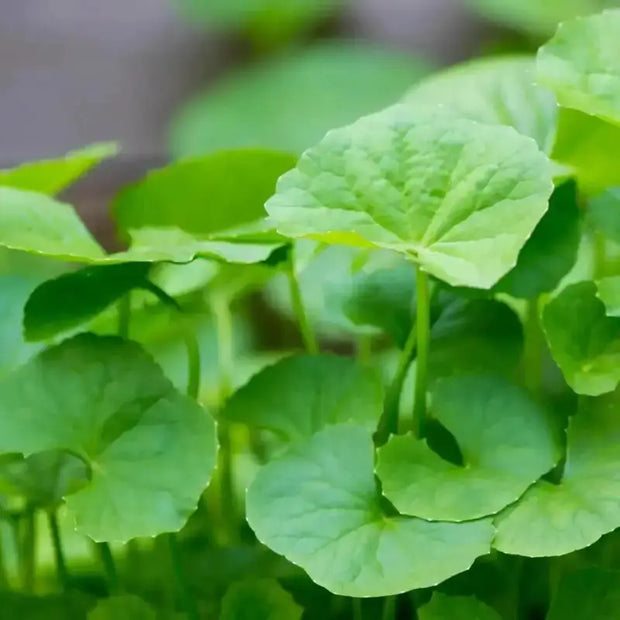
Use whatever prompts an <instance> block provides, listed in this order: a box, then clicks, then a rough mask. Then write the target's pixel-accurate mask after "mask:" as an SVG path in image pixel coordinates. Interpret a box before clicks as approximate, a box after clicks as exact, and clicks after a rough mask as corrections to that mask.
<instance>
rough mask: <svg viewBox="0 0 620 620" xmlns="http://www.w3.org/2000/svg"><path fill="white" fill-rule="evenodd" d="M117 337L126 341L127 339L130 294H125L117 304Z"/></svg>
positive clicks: (129, 320) (129, 319) (129, 317)
mask: <svg viewBox="0 0 620 620" xmlns="http://www.w3.org/2000/svg"><path fill="white" fill-rule="evenodd" d="M117 308H118V335H119V336H120V337H121V338H124V339H125V340H127V339H128V338H129V327H130V322H131V293H127V294H126V295H124V296H123V297H121V299H119V301H118V304H117Z"/></svg>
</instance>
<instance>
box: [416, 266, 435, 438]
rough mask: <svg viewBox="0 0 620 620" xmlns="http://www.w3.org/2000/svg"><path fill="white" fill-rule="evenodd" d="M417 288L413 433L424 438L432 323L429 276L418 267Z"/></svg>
mask: <svg viewBox="0 0 620 620" xmlns="http://www.w3.org/2000/svg"><path fill="white" fill-rule="evenodd" d="M416 288H417V313H416V329H417V348H418V354H417V357H416V375H415V392H414V402H413V432H414V434H415V436H416V437H418V438H421V437H423V436H424V430H425V429H424V427H425V424H426V388H427V370H428V354H429V347H430V336H431V331H430V330H431V322H430V294H429V282H428V274H427V273H426V272H425V271H424V270H423V269H421V268H420V267H418V270H417V274H416Z"/></svg>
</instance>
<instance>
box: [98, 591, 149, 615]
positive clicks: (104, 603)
mask: <svg viewBox="0 0 620 620" xmlns="http://www.w3.org/2000/svg"><path fill="white" fill-rule="evenodd" d="M88 620H157V615H156V613H155V611H154V610H153V609H152V608H151V607H150V606H149V605H148V604H147V603H145V602H144V601H143V600H142V599H141V598H139V597H137V596H134V595H133V594H123V595H120V596H112V597H110V598H106V599H103V600H101V601H99V602H98V603H97V606H96V607H95V608H94V609H93V610H92V611H91V612H90V613H89V614H88Z"/></svg>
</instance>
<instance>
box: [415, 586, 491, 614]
mask: <svg viewBox="0 0 620 620" xmlns="http://www.w3.org/2000/svg"><path fill="white" fill-rule="evenodd" d="M417 611H418V618H419V619H420V620H448V619H449V620H501V618H500V615H499V614H498V613H497V612H496V611H495V610H494V609H493V608H492V607H489V606H488V605H486V604H485V603H482V602H481V601H479V600H478V599H475V598H474V597H473V596H446V595H445V594H442V593H441V592H434V593H433V597H432V598H431V600H430V601H429V602H428V603H426V605H422V607H420V608H419V609H418V610H417Z"/></svg>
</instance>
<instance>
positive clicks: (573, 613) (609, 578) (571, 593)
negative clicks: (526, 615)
mask: <svg viewBox="0 0 620 620" xmlns="http://www.w3.org/2000/svg"><path fill="white" fill-rule="evenodd" d="M566 618H587V619H588V620H620V571H611V570H604V569H602V568H585V569H582V570H578V571H574V572H572V573H568V574H565V575H563V576H562V578H561V579H560V583H559V584H558V588H557V590H556V593H555V595H554V597H553V600H552V602H551V608H550V609H549V614H548V615H547V620H566Z"/></svg>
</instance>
